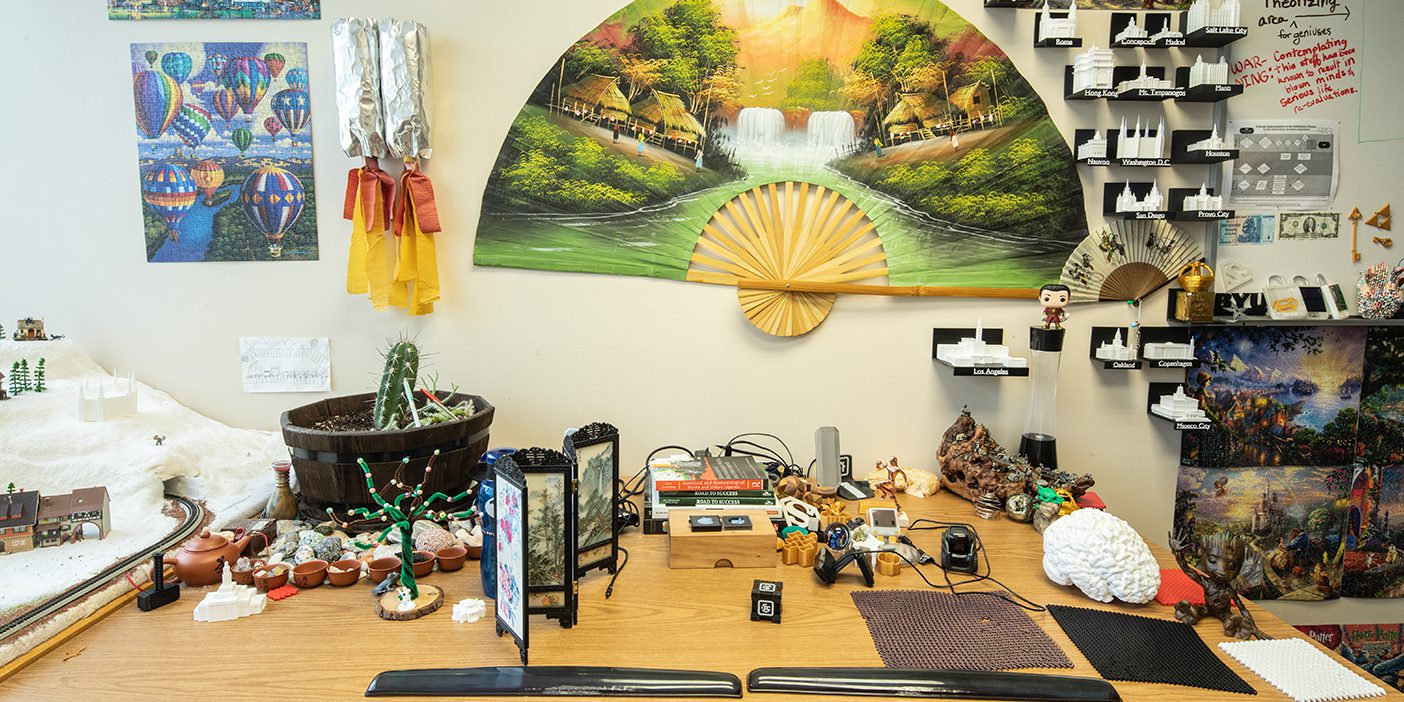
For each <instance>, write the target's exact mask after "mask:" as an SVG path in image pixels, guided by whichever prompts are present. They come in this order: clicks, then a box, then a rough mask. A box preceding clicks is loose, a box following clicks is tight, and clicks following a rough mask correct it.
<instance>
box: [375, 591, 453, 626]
mask: <svg viewBox="0 0 1404 702" xmlns="http://www.w3.org/2000/svg"><path fill="white" fill-rule="evenodd" d="M397 590H398V588H396V589H395V590H391V591H390V592H387V593H385V594H384V595H381V596H380V598H379V599H377V600H376V601H375V613H376V615H377V616H379V617H380V618H381V619H389V620H391V621H398V622H407V621H409V620H411V619H418V618H420V617H422V616H424V615H426V614H432V613H433V612H434V611H436V610H438V609H439V608H440V607H442V606H444V591H443V590H441V589H439V588H437V587H434V586H433V585H424V584H422V583H420V584H419V597H417V598H415V599H414V608H413V609H408V610H405V611H403V612H402V611H400V597H399V594H398V592H397Z"/></svg>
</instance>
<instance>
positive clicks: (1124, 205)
mask: <svg viewBox="0 0 1404 702" xmlns="http://www.w3.org/2000/svg"><path fill="white" fill-rule="evenodd" d="M1164 209H1165V196H1164V195H1163V194H1161V192H1160V182H1159V181H1156V182H1154V183H1152V184H1151V189H1150V192H1149V193H1146V196H1145V197H1144V198H1139V199H1138V198H1137V197H1136V193H1134V192H1132V190H1131V182H1130V181H1127V182H1126V188H1125V189H1123V190H1122V191H1121V194H1120V195H1118V196H1116V211H1117V212H1161V211H1164Z"/></svg>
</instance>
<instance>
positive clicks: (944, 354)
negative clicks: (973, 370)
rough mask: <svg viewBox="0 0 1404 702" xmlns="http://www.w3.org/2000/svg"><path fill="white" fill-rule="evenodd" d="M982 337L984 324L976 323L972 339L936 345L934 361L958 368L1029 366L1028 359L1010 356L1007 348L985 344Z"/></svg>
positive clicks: (967, 338)
mask: <svg viewBox="0 0 1404 702" xmlns="http://www.w3.org/2000/svg"><path fill="white" fill-rule="evenodd" d="M984 335H985V325H984V322H983V321H981V322H978V323H976V326H975V336H974V337H973V338H972V337H966V338H964V339H961V340H960V343H956V344H937V345H936V360H938V361H940V362H942V363H945V364H948V365H952V366H957V367H960V368H970V367H974V366H1003V367H1005V368H1027V367H1028V366H1029V359H1027V358H1017V357H1015V356H1010V355H1009V347H1008V346H1000V345H999V344H987V343H985V340H984Z"/></svg>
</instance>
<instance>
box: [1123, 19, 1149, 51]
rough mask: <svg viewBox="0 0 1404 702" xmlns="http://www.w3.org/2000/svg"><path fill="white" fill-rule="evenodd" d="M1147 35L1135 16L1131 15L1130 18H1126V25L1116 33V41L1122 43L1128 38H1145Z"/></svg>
mask: <svg viewBox="0 0 1404 702" xmlns="http://www.w3.org/2000/svg"><path fill="white" fill-rule="evenodd" d="M1149 36H1150V34H1149V33H1147V32H1146V30H1144V29H1142V28H1141V25H1140V23H1139V22H1137V21H1136V16H1135V15H1131V19H1129V20H1127V22H1126V26H1125V27H1123V28H1122V30H1121V31H1120V32H1117V33H1116V43H1118V44H1124V43H1126V41H1127V40H1128V39H1146V38H1148V37H1149Z"/></svg>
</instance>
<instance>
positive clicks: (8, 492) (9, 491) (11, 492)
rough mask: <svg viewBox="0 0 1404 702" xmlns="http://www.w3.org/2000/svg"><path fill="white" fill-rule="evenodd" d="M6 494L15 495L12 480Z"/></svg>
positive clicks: (7, 486)
mask: <svg viewBox="0 0 1404 702" xmlns="http://www.w3.org/2000/svg"><path fill="white" fill-rule="evenodd" d="M0 331H3V330H0ZM5 494H6V495H13V494H15V481H13V480H11V481H10V484H9V485H6V486H5Z"/></svg>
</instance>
